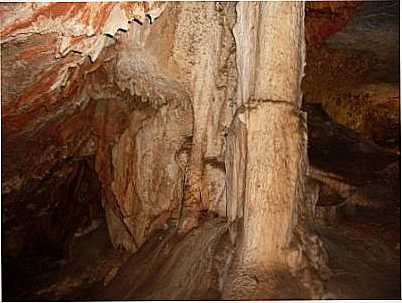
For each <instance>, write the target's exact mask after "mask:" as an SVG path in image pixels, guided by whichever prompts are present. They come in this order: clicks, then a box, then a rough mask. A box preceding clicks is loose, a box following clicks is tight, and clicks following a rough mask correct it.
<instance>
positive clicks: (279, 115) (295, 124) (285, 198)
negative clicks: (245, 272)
mask: <svg viewBox="0 0 402 303" xmlns="http://www.w3.org/2000/svg"><path fill="white" fill-rule="evenodd" d="M258 5H259V10H258V15H257V16H255V19H256V24H255V28H254V30H255V31H256V32H257V41H256V45H255V50H256V52H255V65H254V67H253V69H254V79H253V80H254V81H253V82H254V83H250V84H251V85H252V87H251V90H250V93H251V95H250V96H249V99H248V100H247V101H246V104H245V107H246V109H247V110H246V111H245V112H244V113H243V115H244V118H243V119H244V120H245V121H246V125H247V133H248V135H247V167H246V176H247V178H246V191H245V208H244V254H243V256H242V258H244V262H247V263H252V264H254V263H255V265H259V263H261V264H264V265H267V264H269V263H277V264H278V263H284V262H285V260H284V253H283V249H284V248H286V247H287V245H288V244H289V242H290V240H291V234H292V230H293V228H294V227H295V223H296V215H297V214H296V211H297V206H298V203H299V202H300V199H301V198H302V197H300V196H299V195H298V193H299V189H300V187H301V186H302V184H301V183H302V182H303V178H302V176H303V175H304V171H303V170H302V169H303V165H302V164H303V160H304V159H303V156H304V154H303V135H302V131H301V129H300V126H301V125H300V113H299V107H300V100H301V90H300V84H301V83H300V82H301V78H302V73H303V65H304V30H303V26H304V3H303V2H264V3H259V4H258Z"/></svg>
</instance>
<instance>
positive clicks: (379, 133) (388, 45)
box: [303, 1, 400, 153]
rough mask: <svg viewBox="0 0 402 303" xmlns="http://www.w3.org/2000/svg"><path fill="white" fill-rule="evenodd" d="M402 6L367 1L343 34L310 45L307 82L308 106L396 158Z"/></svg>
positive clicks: (355, 13) (397, 148) (357, 8)
mask: <svg viewBox="0 0 402 303" xmlns="http://www.w3.org/2000/svg"><path fill="white" fill-rule="evenodd" d="M343 3H345V5H346V4H348V3H349V4H350V2H343ZM398 6H399V2H397V1H388V2H362V3H361V4H359V6H358V7H356V9H355V12H354V16H351V18H349V20H348V23H347V24H345V25H346V26H345V27H344V28H343V29H342V30H340V31H339V32H337V33H335V34H334V35H332V36H331V37H328V36H327V37H326V39H322V40H319V41H318V43H309V44H308V51H307V58H306V63H307V65H306V77H305V78H304V81H303V90H304V92H305V94H304V102H305V103H306V104H307V103H309V104H311V103H315V104H321V105H322V107H323V109H324V110H325V111H326V112H327V113H328V114H329V115H330V117H331V118H332V119H334V120H335V121H336V122H338V123H340V124H342V125H344V126H346V127H349V128H351V129H353V130H355V131H357V132H358V133H360V134H361V135H363V136H364V137H365V138H367V139H370V140H373V141H374V142H375V143H376V144H378V145H380V146H382V147H384V148H387V149H389V150H390V151H393V152H396V153H399V152H400V105H399V104H400V87H399V82H400V79H399V78H400V71H399V65H400V64H399V43H398V41H399V13H398V11H399V9H398ZM346 12H347V10H346ZM313 16H314V14H313ZM324 20H325V19H324ZM306 22H307V21H306ZM317 25H318V23H315V26H317Z"/></svg>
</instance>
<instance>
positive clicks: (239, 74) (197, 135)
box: [0, 2, 354, 251]
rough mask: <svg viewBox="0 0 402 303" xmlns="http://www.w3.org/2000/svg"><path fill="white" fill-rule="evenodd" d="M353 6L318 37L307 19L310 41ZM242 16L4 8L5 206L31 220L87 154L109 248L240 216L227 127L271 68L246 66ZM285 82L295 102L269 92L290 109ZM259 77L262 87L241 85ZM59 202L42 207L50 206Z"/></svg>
mask: <svg viewBox="0 0 402 303" xmlns="http://www.w3.org/2000/svg"><path fill="white" fill-rule="evenodd" d="M353 7H354V6H353ZM264 9H265V10H267V9H271V8H268V7H266V8H264ZM314 9H322V7H319V8H314ZM331 9H333V8H332V6H331ZM236 10H237V11H236ZM295 10H296V8H294V9H291V10H290V12H291V13H294V12H295ZM297 10H298V11H299V10H300V7H297ZM349 11H352V8H350V10H349V8H348V9H347V12H348V13H345V14H346V15H345V16H344V17H342V18H343V19H342V20H341V21H340V22H339V23H338V24H337V25H336V26H335V27H333V28H331V29H328V28H324V27H322V26H320V28H324V29H325V33H324V34H320V33H319V31H318V30H316V27H314V26H313V25H314V24H315V22H316V21H314V20H315V19H314V18H315V17H314V18H313V19H314V20H313V19H311V18H309V17H308V18H307V21H306V22H307V23H306V27H307V42H309V43H310V42H311V41H315V42H317V43H318V41H320V40H322V39H323V37H326V36H327V35H329V33H330V32H331V33H332V32H333V31H336V30H338V29H339V28H341V27H342V26H343V24H345V23H346V20H347V19H348V18H349V17H350V16H351V13H349ZM242 13H244V11H242V9H241V7H240V6H239V7H237V8H236V3H214V2H207V3H169V4H166V3H165V4H161V3H155V2H151V3H145V2H144V3H101V4H97V3H74V4H69V5H66V4H62V3H40V4H31V3H26V4H7V5H1V6H0V17H1V19H2V25H1V47H2V54H1V55H2V125H3V141H2V142H3V145H2V151H3V166H2V177H3V179H2V195H3V197H4V198H5V200H4V206H5V209H6V211H8V212H11V213H15V214H27V209H26V206H27V205H28V204H29V202H28V201H29V200H30V199H31V198H32V197H39V196H38V194H37V188H38V184H40V183H41V182H44V180H47V181H46V182H48V181H49V180H50V181H49V182H48V183H46V184H48V191H49V193H51V192H52V186H53V185H52V184H55V182H56V181H54V182H53V181H52V180H56V179H55V178H56V176H58V178H60V179H61V180H69V179H68V176H70V174H71V171H70V170H69V169H68V167H69V166H70V161H73V160H74V159H76V160H83V159H84V160H85V161H87V160H88V159H90V163H91V165H89V166H86V167H87V168H88V169H89V170H90V171H91V173H87V174H84V175H85V176H87V177H83V178H84V179H85V178H87V179H88V180H89V179H93V180H95V179H96V182H95V181H94V182H95V183H96V184H95V183H94V185H93V187H94V188H95V187H96V188H98V191H100V192H101V196H102V205H103V207H104V209H105V212H106V220H107V222H108V227H109V233H110V237H111V239H112V242H113V244H114V245H115V246H116V247H124V248H126V249H128V250H130V251H136V250H137V249H138V248H139V247H140V246H141V245H142V244H143V243H144V242H145V241H146V240H147V238H148V237H149V235H150V234H151V233H152V232H153V231H154V230H156V229H159V228H166V227H167V224H170V223H171V222H172V221H173V224H177V226H178V229H179V231H181V232H183V233H184V232H187V231H189V230H191V229H192V228H193V227H195V226H197V225H198V222H199V220H200V216H201V214H202V213H203V212H204V211H210V212H213V213H216V214H217V215H219V216H223V217H225V216H229V217H231V219H233V221H234V220H236V219H238V218H240V217H242V216H243V214H242V208H241V206H239V205H238V204H236V203H237V202H236V203H234V204H229V205H227V202H226V201H227V197H230V199H229V200H231V201H233V199H241V197H242V196H244V194H245V193H244V188H243V189H242V188H241V186H245V183H244V179H242V178H243V177H242V176H241V175H239V174H238V171H236V169H239V170H244V169H246V168H245V167H238V168H235V169H234V170H230V171H229V170H227V166H230V165H232V166H231V168H233V162H234V163H235V164H236V163H237V164H238V163H240V162H242V159H243V158H242V157H243V156H244V154H239V155H235V156H234V158H230V159H229V158H228V157H227V153H226V151H227V150H228V149H230V148H232V147H233V146H228V145H227V144H226V140H232V139H233V138H232V137H231V135H230V134H229V132H228V130H229V129H230V128H231V127H232V128H234V129H235V130H236V127H237V126H238V127H239V129H238V130H239V132H240V133H241V132H242V130H241V129H240V128H241V127H240V124H239V125H237V126H236V125H235V124H236V123H237V122H236V121H235V120H236V119H237V118H236V119H235V120H233V117H234V116H235V112H236V110H238V108H239V107H241V105H242V104H243V105H244V104H245V103H246V102H248V99H249V98H251V97H252V95H253V94H254V93H255V94H256V95H255V96H254V97H255V98H257V99H258V100H260V99H261V100H262V99H264V98H265V97H266V96H265V95H264V93H263V92H262V90H263V89H262V87H264V85H263V84H264V82H265V81H269V79H268V78H269V77H268V78H267V75H268V74H269V73H274V72H276V70H275V68H276V67H275V66H273V67H272V69H271V70H267V69H264V68H256V66H257V65H258V64H262V65H266V63H267V62H269V60H268V59H269V58H268V59H267V58H265V57H264V58H263V57H258V58H257V57H255V56H254V59H255V58H257V59H258V60H260V61H258V60H257V59H256V60H257V61H258V62H257V61H255V62H254V61H247V58H246V56H245V54H247V53H252V52H253V51H255V49H250V47H252V46H253V45H254V44H253V41H246V40H247V39H249V38H250V37H248V36H247V37H248V38H247V37H246V36H245V38H244V37H243V36H242V31H244V29H245V28H247V27H250V26H252V25H253V22H252V19H253V12H252V10H249V11H248V13H249V15H247V16H248V17H247V18H248V19H244V20H243V19H241V18H240V17H239V16H240V15H237V14H242ZM245 16H246V15H244V17H245ZM264 20H265V19H264ZM311 20H313V21H311ZM267 22H268V23H267V24H266V26H267V27H269V20H268V21H267ZM235 24H237V25H236V26H237V29H236V27H235ZM320 24H321V23H320ZM277 26H280V24H277ZM287 26H294V24H290V23H289V24H284V28H285V30H284V31H283V33H285V34H286V33H287V31H286V28H287ZM249 30H251V29H249ZM236 31H237V32H236ZM280 33H282V32H281V31H279V34H280ZM243 34H244V32H243ZM236 35H237V36H236ZM235 36H236V37H235ZM242 37H243V38H244V39H246V40H244V39H243V38H242ZM254 38H258V39H262V38H261V37H254ZM236 39H238V40H237V41H236ZM242 39H243V40H242ZM297 39H302V36H300V35H299V36H298V37H297ZM300 43H301V42H300ZM254 46H255V45H254ZM302 49H303V48H302V47H300V48H298V53H297V54H296V55H297V56H298V55H300V56H302V51H303V50H302ZM243 51H244V52H245V53H243ZM271 51H273V50H271ZM299 51H300V54H299ZM236 52H237V55H236ZM240 54H241V55H240ZM236 56H237V57H236ZM252 57H253V56H252ZM293 59H294V60H298V59H297V58H296V57H295V58H293ZM293 59H292V60H293ZM261 60H262V61H261ZM264 60H265V61H264ZM294 60H293V61H294ZM293 61H292V62H293ZM255 71H256V73H255ZM299 71H300V70H298V72H299ZM283 72H284V71H283ZM268 76H269V75H268ZM253 77H256V78H253ZM300 77H301V74H300V75H299V74H297V75H296V76H294V81H296V82H297V81H299V80H300ZM286 79H287V78H286V77H284V78H283V79H282V80H283V83H282V82H281V83H279V84H278V87H280V86H281V85H282V84H283V85H282V86H283V87H287V86H289V87H290V88H291V91H289V92H290V93H291V97H289V96H287V95H286V96H281V95H280V94H279V95H275V94H273V95H272V96H269V97H270V98H271V99H280V100H282V99H286V100H287V99H289V98H290V99H291V100H290V101H292V102H295V104H296V105H297V106H298V105H299V103H298V102H299V101H300V100H296V99H295V98H296V97H294V96H296V95H298V94H299V93H300V92H299V91H298V88H296V87H297V85H296V84H294V83H293V84H294V85H292V83H290V84H289V83H287V82H286V81H288V80H286ZM292 79H293V78H292ZM255 81H257V82H256V87H257V88H255V87H254V88H249V87H247V85H246V83H254V82H255ZM296 82H295V83H296ZM297 83H298V82H297ZM271 84H272V83H271ZM278 87H272V91H276V90H278ZM255 89H256V91H254V90H255ZM258 89H259V90H261V91H259V90H258ZM293 90H295V91H293ZM288 97H289V98H288ZM265 107H267V106H265ZM266 110H268V107H267V109H266ZM266 114H269V113H266ZM258 115H259V114H258ZM258 115H257V116H258ZM270 115H274V112H272V113H270ZM257 118H258V119H260V120H261V121H262V120H264V115H263V116H261V117H257ZM232 120H233V121H232ZM293 122H294V123H293ZM293 122H292V123H291V124H292V126H294V127H296V128H297V123H298V122H297V121H293ZM256 123H257V124H258V123H259V122H256ZM257 124H256V125H257ZM258 125H259V124H258ZM258 125H257V126H258ZM257 126H256V130H255V131H256V132H257V131H258V127H259V126H258V127H257ZM232 130H233V129H232ZM299 139H300V138H298V139H297V140H299ZM235 140H239V142H237V143H234V144H235V146H237V147H239V144H240V149H237V151H240V152H242V151H245V149H244V146H243V149H241V148H242V147H241V144H243V143H244V142H242V141H241V140H242V138H241V135H240V137H238V138H236V139H235ZM250 140H251V139H250ZM253 140H257V141H258V138H254V139H253ZM300 140H301V139H300ZM264 142H265V141H264ZM232 143H233V142H232ZM232 143H231V144H232ZM236 144H238V145H236ZM249 145H250V146H251V145H253V143H252V142H251V141H250V142H249ZM237 147H235V148H237ZM298 152H303V151H302V150H297V151H295V154H296V153H298ZM88 161H89V160H88ZM231 161H232V162H231ZM294 161H295V163H296V162H298V161H299V160H298V158H295V160H294ZM85 163H87V162H85ZM88 163H89V162H88ZM230 163H232V164H230ZM237 164H236V165H237ZM71 165H72V164H71ZM86 165H87V164H86ZM295 165H296V164H295ZM78 166H80V164H78ZM65 167H67V168H65ZM77 170H79V168H77ZM229 175H230V176H231V177H230V178H231V179H230V182H232V183H231V184H228V182H227V177H226V176H229ZM295 178H297V176H295ZM73 179H74V178H73ZM87 179H85V180H87ZM74 180H76V179H74ZM77 180H78V181H77V182H81V181H80V180H81V179H77ZM237 181H238V182H240V183H242V182H243V183H242V185H240V183H236V182H237ZM57 182H59V181H57ZM57 182H56V183H57ZM60 182H61V181H60ZM74 182H75V181H74ZM233 182H234V183H236V184H234V183H233ZM292 182H293V181H292ZM295 182H296V181H295ZM297 182H298V181H297ZM91 184H92V183H91ZM292 184H293V183H292ZM239 186H240V187H239ZM227 188H229V189H230V190H229V192H228V190H227ZM21 193H25V194H24V195H21ZM74 197H75V196H74V195H73V198H71V199H73V200H74V199H76V198H74ZM35 199H36V198H35ZM77 199H78V198H77ZM56 200H57V199H56V198H51V199H50V198H49V203H48V204H47V205H46V206H43V208H46V207H50V208H52V207H54V208H57V205H58V204H57V201H56ZM52 201H53V202H52ZM52 203H53V204H52ZM40 207H42V206H40ZM40 207H39V208H40ZM291 212H292V210H290V211H289V213H291ZM38 213H40V209H39V210H38ZM290 217H291V216H290ZM16 224H17V223H16ZM23 224H24V223H23V222H20V223H18V224H17V225H18V226H22V225H23ZM18 226H17V227H18ZM292 228H293V225H290V227H289V230H290V229H292ZM16 230H18V228H16ZM285 240H286V239H285Z"/></svg>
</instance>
